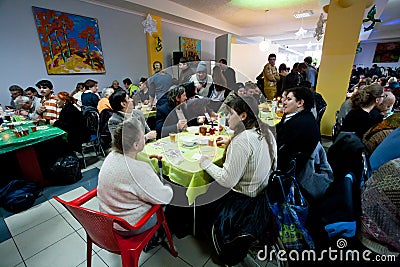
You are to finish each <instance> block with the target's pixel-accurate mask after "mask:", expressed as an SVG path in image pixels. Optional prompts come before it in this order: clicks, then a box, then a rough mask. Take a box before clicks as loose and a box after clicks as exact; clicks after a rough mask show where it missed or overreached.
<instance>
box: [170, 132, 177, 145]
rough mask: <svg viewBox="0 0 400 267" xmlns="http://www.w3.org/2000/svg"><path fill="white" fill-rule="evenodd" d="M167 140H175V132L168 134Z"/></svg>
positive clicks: (173, 141)
mask: <svg viewBox="0 0 400 267" xmlns="http://www.w3.org/2000/svg"><path fill="white" fill-rule="evenodd" d="M169 141H171V142H172V143H175V142H176V133H170V134H169Z"/></svg>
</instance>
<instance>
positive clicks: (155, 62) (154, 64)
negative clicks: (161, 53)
mask: <svg viewBox="0 0 400 267" xmlns="http://www.w3.org/2000/svg"><path fill="white" fill-rule="evenodd" d="M156 64H160V69H162V63H161V62H160V61H154V62H153V70H155V69H156Z"/></svg>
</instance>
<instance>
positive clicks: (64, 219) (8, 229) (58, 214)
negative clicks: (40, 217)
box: [6, 214, 74, 237]
mask: <svg viewBox="0 0 400 267" xmlns="http://www.w3.org/2000/svg"><path fill="white" fill-rule="evenodd" d="M58 215H61V214H56V215H54V216H53V217H51V218H49V219H47V220H45V221H43V222H41V223H38V224H35V225H33V226H32V227H29V228H28V229H26V230H24V231H22V232H20V233H18V234H16V235H12V233H11V231H10V228H9V227H8V225H7V224H6V225H7V228H8V231H9V232H10V234H11V236H12V237H16V236H19V235H20V234H23V233H25V232H26V231H29V230H31V229H32V228H34V227H36V226H38V225H41V224H42V223H45V222H47V221H49V220H51V219H54V218H55V217H57V216H58ZM61 217H62V216H61ZM62 218H63V219H64V220H65V218H64V217H62ZM72 229H74V228H72Z"/></svg>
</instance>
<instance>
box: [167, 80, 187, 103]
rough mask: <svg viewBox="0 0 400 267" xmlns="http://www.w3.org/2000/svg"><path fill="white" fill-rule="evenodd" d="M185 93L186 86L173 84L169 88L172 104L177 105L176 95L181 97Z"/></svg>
mask: <svg viewBox="0 0 400 267" xmlns="http://www.w3.org/2000/svg"><path fill="white" fill-rule="evenodd" d="M183 93H185V87H183V86H182V85H173V86H171V88H169V90H168V103H169V104H170V105H172V106H174V107H175V106H176V99H175V98H176V97H181V95H182V94H183Z"/></svg>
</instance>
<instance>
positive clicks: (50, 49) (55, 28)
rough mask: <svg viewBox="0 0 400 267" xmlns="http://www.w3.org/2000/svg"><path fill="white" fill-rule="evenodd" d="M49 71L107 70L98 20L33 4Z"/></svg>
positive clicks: (50, 72) (93, 71) (70, 72)
mask: <svg viewBox="0 0 400 267" xmlns="http://www.w3.org/2000/svg"><path fill="white" fill-rule="evenodd" d="M32 12H33V16H34V19H35V23H36V28H37V32H38V35H39V41H40V45H41V47H42V53H43V58H44V62H45V64H46V69H47V73H48V74H84V73H91V74H93V73H105V71H106V70H105V65H104V57H103V51H102V48H101V41H100V34H99V27H98V23H97V19H94V18H89V17H83V16H79V15H73V14H69V13H64V12H60V11H54V10H50V9H45V8H40V7H32Z"/></svg>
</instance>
